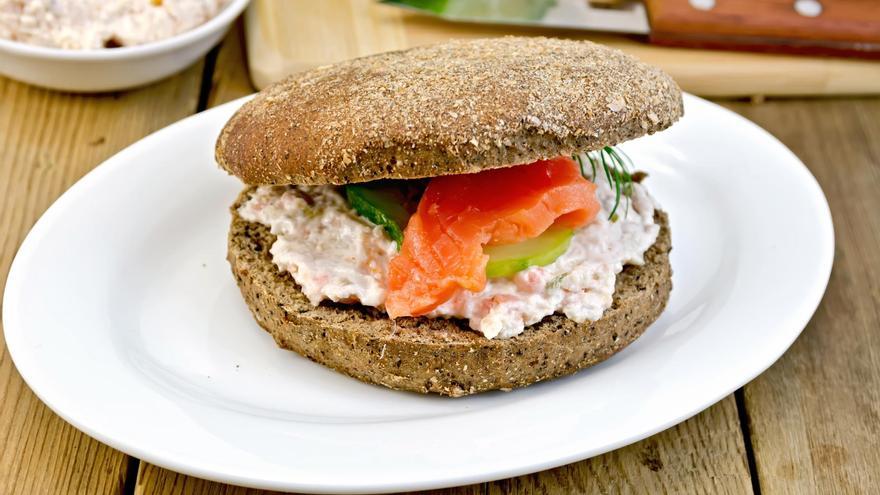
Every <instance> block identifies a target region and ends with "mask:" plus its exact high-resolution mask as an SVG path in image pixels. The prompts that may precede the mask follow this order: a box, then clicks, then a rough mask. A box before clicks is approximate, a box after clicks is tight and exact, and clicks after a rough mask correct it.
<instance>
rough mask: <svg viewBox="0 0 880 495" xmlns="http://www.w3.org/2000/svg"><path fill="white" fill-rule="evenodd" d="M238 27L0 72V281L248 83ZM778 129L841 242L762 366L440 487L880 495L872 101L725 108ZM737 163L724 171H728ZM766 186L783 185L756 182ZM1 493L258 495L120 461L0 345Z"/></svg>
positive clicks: (877, 154)
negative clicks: (201, 56) (527, 459)
mask: <svg viewBox="0 0 880 495" xmlns="http://www.w3.org/2000/svg"><path fill="white" fill-rule="evenodd" d="M242 57H243V55H242V49H241V36H240V30H236V31H235V32H233V33H231V34H230V35H229V36H228V37H227V39H226V40H225V41H224V43H223V45H222V47H221V48H220V49H219V50H215V51H213V52H212V53H211V54H210V55H209V56H208V57H207V58H206V59H205V60H204V61H202V62H200V63H199V64H198V65H196V66H194V67H191V68H190V69H188V70H186V71H184V72H183V73H181V74H179V75H177V76H174V77H172V78H171V79H168V80H166V81H163V82H161V83H159V84H155V85H152V86H149V87H146V88H143V89H139V90H136V91H130V92H124V93H118V94H110V95H102V96H75V95H68V94H59V93H54V92H50V91H45V90H41V89H37V88H33V87H30V86H27V85H24V84H21V83H17V82H13V81H10V80H7V79H2V78H0V232H2V237H0V285H5V280H6V275H7V272H8V270H9V265H10V263H11V262H12V258H13V256H14V254H15V252H16V249H17V248H18V246H19V244H20V243H21V241H22V239H23V238H24V236H25V234H26V233H27V231H28V230H29V229H30V227H31V225H33V223H34V222H35V221H36V220H37V218H38V217H39V216H40V214H42V212H43V211H44V210H45V209H46V208H47V207H48V206H49V205H50V204H51V203H52V202H53V201H54V200H55V199H56V198H57V197H58V196H59V195H60V194H61V193H63V192H64V191H65V190H66V189H67V188H68V187H69V186H70V185H71V184H73V183H74V182H75V181H76V180H77V179H79V178H80V177H81V176H82V175H84V174H85V173H86V172H88V171H89V170H90V169H92V168H93V167H94V166H95V165H97V164H98V163H100V162H101V161H103V160H104V159H105V158H107V157H109V156H110V155H112V154H113V153H115V152H117V151H118V150H120V149H121V148H123V147H125V146H127V145H128V144H130V143H132V142H134V141H136V140H138V139H140V138H141V137H143V136H145V135H146V134H148V133H150V132H152V131H155V130H156V129H159V128H161V127H163V126H165V125H167V124H170V123H172V122H174V121H176V120H179V119H181V118H183V117H186V116H187V115H191V114H193V113H196V112H199V111H201V110H204V109H205V108H208V107H211V106H214V105H217V104H220V103H223V102H225V101H229V100H231V99H233V98H236V97H238V96H241V95H245V94H247V93H250V92H251V91H252V89H251V87H250V84H249V82H248V79H247V75H246V73H245V69H244V64H243V60H242ZM723 104H724V105H725V106H727V107H728V108H730V109H732V110H734V111H736V112H739V113H741V114H743V115H745V116H746V117H748V118H750V119H752V120H754V121H755V122H757V123H758V124H760V125H762V126H763V127H765V128H766V129H768V130H769V131H770V132H772V133H774V134H775V135H776V136H777V137H779V139H781V140H782V141H783V142H784V143H785V144H786V145H788V146H789V147H790V148H791V149H792V150H794V152H795V153H796V154H797V155H798V156H800V158H801V159H803V160H804V162H805V163H806V164H807V166H808V167H809V168H810V169H811V170H812V172H813V174H815V176H816V177H817V179H818V180H819V182H820V183H821V185H822V187H823V189H824V190H825V193H826V195H827V196H828V200H829V202H830V204H831V210H832V213H833V215H834V220H835V228H836V235H837V254H836V259H835V264H834V272H833V273H832V276H831V282H830V284H829V286H828V292H827V294H826V295H825V299H824V301H823V302H822V305H821V306H820V307H819V310H818V311H817V313H816V315H815V316H814V317H813V320H812V322H810V324H809V326H808V327H807V328H806V330H805V331H804V333H803V335H802V336H801V337H800V338H799V339H798V340H797V342H795V344H794V345H793V346H792V348H791V349H790V350H789V351H788V352H787V353H786V354H785V355H784V356H783V357H782V359H780V360H779V362H777V363H776V364H775V365H774V366H773V367H772V368H770V369H769V370H768V371H767V372H765V373H764V374H763V375H761V376H760V377H758V378H757V379H755V380H754V381H753V382H751V383H749V384H748V385H746V386H745V387H744V388H743V389H741V390H738V391H737V392H736V393H734V394H733V395H731V396H728V397H726V398H725V399H723V400H721V401H720V402H719V403H717V404H715V405H714V406H712V407H711V408H709V409H707V410H706V411H704V412H702V413H701V414H699V415H697V416H695V417H694V418H691V419H690V420H688V421H685V422H684V423H682V424H680V425H678V426H676V427H674V428H671V429H669V430H667V431H665V432H663V433H660V434H657V435H655V436H653V437H650V438H648V439H646V440H643V441H641V442H639V443H637V444H634V445H630V446H628V447H625V448H622V449H619V450H616V451H614V452H610V453H608V454H605V455H602V456H599V457H596V458H593V459H589V460H586V461H582V462H578V463H575V464H571V465H568V466H564V467H561V468H557V469H553V470H549V471H545V472H542V473H537V474H533V475H528V476H521V477H518V478H513V479H509V480H503V481H496V482H492V483H484V484H480V485H473V486H467V487H460V488H456V489H452V490H448V491H442V492H438V493H460V494H465V493H475V494H476V493H534V492H538V493H573V492H584V493H619V492H632V493H655V492H671V493H691V492H709V493H718V492H722V493H737V494H739V493H748V492H750V491H751V492H755V493H761V492H763V493H773V494H775V493H832V492H834V493H838V492H841V493H842V492H845V493H871V492H873V493H876V492H878V491H880V440H878V439H880V308H878V303H880V214H878V211H880V99H867V98H864V99H838V100H787V101H767V102H765V103H762V104H752V103H748V102H724V103H723ZM731 173H735V171H733V170H732V171H731ZM760 187H762V191H763V192H764V193H766V194H772V193H773V188H774V187H785V184H774V185H772V186H760ZM0 445H2V452H0V493H3V494H8V493H21V494H32V493H88V494H92V493H126V494H128V493H139V494H160V493H168V494H171V493H187V494H203V493H204V494H207V493H261V492H258V491H252V490H245V489H241V488H236V487H231V486H225V485H221V484H217V483H212V482H208V481H204V480H199V479H196V478H193V477H189V476H185V475H181V474H177V473H174V472H171V471H168V470H165V469H162V468H159V467H156V466H153V465H150V464H148V463H145V462H142V461H139V460H138V459H135V458H132V457H129V456H126V455H125V454H123V453H121V452H118V451H115V450H113V449H111V448H109V447H107V446H105V445H102V444H100V443H99V442H97V441H95V440H93V439H91V438H89V437H87V436H86V435H84V434H82V433H80V432H79V431H77V430H76V429H74V428H73V427H71V426H70V425H69V424H67V423H65V422H64V421H63V420H61V419H60V418H59V417H58V416H56V415H55V414H54V413H52V412H51V411H49V409H48V408H46V406H44V405H43V404H42V403H41V402H40V401H39V399H37V398H36V397H35V396H34V394H33V393H32V392H31V391H30V389H28V387H27V386H26V385H25V384H24V383H23V382H22V379H21V377H20V376H19V375H18V373H17V371H16V370H15V368H14V366H13V364H12V361H11V359H10V357H9V354H8V353H7V352H6V347H5V345H3V347H2V355H0Z"/></svg>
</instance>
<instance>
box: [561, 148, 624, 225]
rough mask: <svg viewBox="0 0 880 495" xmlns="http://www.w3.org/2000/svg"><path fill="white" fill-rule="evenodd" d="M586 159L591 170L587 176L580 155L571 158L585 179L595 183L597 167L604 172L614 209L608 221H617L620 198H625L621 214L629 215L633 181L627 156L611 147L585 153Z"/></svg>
mask: <svg viewBox="0 0 880 495" xmlns="http://www.w3.org/2000/svg"><path fill="white" fill-rule="evenodd" d="M583 155H584V156H586V157H587V160H589V162H590V167H591V168H592V174H591V175H590V176H587V174H585V173H584V172H585V171H584V166H583V161H582V160H583V159H582V158H581V155H574V156H572V158H573V159H574V160H575V161H577V162H578V164H580V168H581V175H583V176H584V177H585V178H587V179H589V180H591V181H595V180H596V179H597V177H596V171H597V170H598V169H599V167H601V168H602V171H603V172H605V179H606V180H607V181H608V185H609V186H611V187H613V188H614V207H613V208H611V213H609V214H608V219H609V220H611V221H612V222H615V221H617V219H618V216H617V215H616V213H617V208H618V207H619V206H620V199H621V197H624V198H626V210H625V212H624V214H623V216H624V218H626V216H627V215H628V214H629V203H630V198H632V190H633V186H632V183H633V180H632V172H631V171H630V170H631V169H632V160H630V158H629V156H627V155H626V153H624V152H623V150H620V149H618V148H615V147H613V146H605V147H604V148H602V149H600V150H595V151H587V152H586V153H584V154H583Z"/></svg>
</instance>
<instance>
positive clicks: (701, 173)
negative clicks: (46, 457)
mask: <svg viewBox="0 0 880 495" xmlns="http://www.w3.org/2000/svg"><path fill="white" fill-rule="evenodd" d="M685 102H686V114H687V116H686V117H685V118H684V119H683V120H682V121H681V122H680V123H678V124H676V125H675V126H673V128H672V129H670V130H668V131H666V132H663V133H661V134H658V135H654V136H650V137H646V138H642V139H639V140H637V141H634V142H631V143H627V144H626V145H625V149H626V150H627V151H628V152H629V154H630V155H631V156H632V157H633V159H634V160H635V162H636V163H637V165H638V167H639V168H642V169H644V170H646V171H648V172H649V174H650V177H649V179H648V181H647V185H648V187H649V189H650V190H651V191H652V193H653V194H654V196H655V197H656V198H658V199H659V201H660V202H661V204H662V205H663V206H664V208H665V209H666V210H667V211H668V212H669V216H670V221H671V225H672V236H673V246H674V250H673V251H672V265H673V269H674V272H675V274H674V289H673V292H672V298H671V300H670V302H669V306H668V308H667V309H666V312H665V313H664V314H663V315H662V317H661V318H660V319H659V320H658V321H657V322H656V323H655V324H654V325H653V326H651V328H650V329H648V331H647V332H646V333H645V334H644V335H643V336H642V337H641V338H639V339H638V340H637V341H636V342H635V343H634V344H633V345H631V346H630V347H628V348H627V349H625V350H624V351H623V352H621V353H620V354H618V355H617V356H615V357H613V358H612V359H610V360H608V361H606V362H604V363H602V364H600V365H598V366H595V367H593V368H590V369H588V370H586V371H582V372H581V373H578V374H577V375H575V376H571V377H568V378H564V379H560V380H556V381H552V382H548V383H542V384H538V385H535V386H532V387H528V388H525V389H521V390H516V391H513V392H510V393H503V392H496V393H488V394H483V395H478V396H474V397H467V398H462V399H447V398H441V397H433V396H420V395H416V394H411V393H405V392H395V391H391V390H387V389H384V388H381V387H377V386H372V385H366V384H363V383H361V382H358V381H356V380H354V379H351V378H347V377H345V376H343V375H340V374H337V373H335V372H333V371H331V370H329V369H326V368H324V367H322V366H320V365H317V364H314V363H312V362H310V361H307V360H306V359H303V358H301V357H299V356H297V355H296V354H293V353H291V352H288V351H284V350H280V349H278V348H276V347H275V344H274V343H273V342H272V339H271V338H270V337H269V335H268V334H266V333H265V332H263V331H262V330H261V329H260V328H259V327H258V326H257V325H256V323H254V321H253V320H252V319H251V316H250V314H249V313H248V310H247V308H246V307H245V304H244V302H243V301H242V299H241V297H240V295H239V292H238V288H237V287H236V285H235V283H234V282H233V279H232V276H231V274H230V271H229V267H228V265H227V263H226V260H225V254H226V233H227V226H228V222H229V213H228V211H227V208H228V206H229V204H230V203H231V202H232V201H233V199H234V198H235V196H236V194H237V193H238V192H239V189H240V185H239V184H238V182H237V181H236V180H235V179H233V178H231V177H228V176H226V174H225V173H223V172H220V171H219V170H218V169H217V168H216V166H215V164H214V160H213V149H214V139H215V137H216V136H217V133H218V132H219V130H220V128H221V126H222V125H223V123H224V122H225V121H226V119H227V118H228V117H229V116H230V115H231V114H232V112H233V111H234V110H235V109H236V108H237V107H238V105H240V104H241V101H238V102H233V103H230V104H228V105H224V106H222V107H220V108H217V109H215V110H211V111H208V112H205V113H202V114H199V115H197V116H195V117H192V118H189V119H186V120H184V121H182V122H180V123H177V124H175V125H173V126H171V127H168V128H167V129H164V130H162V131H159V132H157V133H155V134H153V135H152V136H150V137H148V138H146V139H144V140H142V141H140V142H138V143H136V144H134V145H133V146H131V147H129V148H128V149H126V150H124V151H122V152H121V153H119V154H118V155H116V156H114V157H113V158H111V159H110V160H108V161H107V162H106V163H104V164H103V165H101V166H100V167H98V168H97V169H95V171H94V172H92V173H90V174H89V175H88V176H86V177H85V178H84V179H82V180H81V181H80V182H79V183H77V184H76V185H75V186H74V187H72V188H71V189H70V190H69V191H68V192H67V193H66V194H64V195H63V196H62V197H61V198H60V199H59V200H58V201H57V202H56V203H55V204H54V205H53V206H52V207H51V208H50V209H49V210H48V211H47V212H46V214H45V215H44V216H43V217H42V218H41V219H40V221H39V222H37V224H36V226H34V228H33V230H32V231H31V233H30V234H29V235H28V237H27V239H26V240H25V242H24V244H23V245H22V247H21V250H20V251H19V253H18V256H17V257H16V259H15V262H14V263H13V266H12V270H11V272H10V275H9V281H8V286H7V289H6V294H5V298H4V306H3V307H4V311H5V313H4V319H3V321H4V325H5V329H6V340H7V344H8V346H9V351H10V353H11V354H12V357H13V359H14V361H15V364H16V366H18V369H19V371H20V372H21V374H22V376H23V377H24V379H25V380H26V381H27V383H28V384H29V385H30V387H31V388H32V389H33V390H34V392H36V394H37V395H38V396H39V397H40V398H41V399H42V400H43V401H45V402H46V404H48V405H49V407H51V408H52V409H53V410H54V411H55V412H57V413H58V414H59V415H61V416H62V417H63V418H64V419H66V420H67V421H69V422H71V423H72V424H73V425H75V426H76V427H77V428H79V429H81V430H83V431H85V432H86V433H88V434H89V435H91V436H93V437H95V438H97V439H98V440H100V441H102V442H105V443H107V444H109V445H111V446H113V447H115V448H117V449H120V450H122V451H124V452H127V453H129V454H131V455H134V456H137V457H139V458H142V459H145V460H147V461H149V462H152V463H155V464H158V465H160V466H164V467H168V468H171V469H173V470H176V471H182V472H185V473H189V474H193V475H196V476H201V477H204V478H210V479H214V480H219V481H225V482H230V483H236V484H241V485H250V486H256V487H265V488H275V489H289V490H297V491H314V492H327V491H345V492H366V491H380V490H403V489H419V488H431V487H441V486H449V485H460V484H465V483H471V482H477V481H484V480H490V479H497V478H503V477H508V476H513V475H518V474H522V473H528V472H532V471H538V470H542V469H546V468H550V467H554V466H558V465H561V464H565V463H569V462H572V461H576V460H579V459H583V458H586V457H589V456H593V455H596V454H600V453H602V452H606V451H608V450H611V449H614V448H617V447H620V446H623V445H626V444H628V443H631V442H635V441H637V440H639V439H641V438H644V437H647V436H648V435H651V434H653V433H656V432H658V431H660V430H663V429H665V428H668V427H670V426H672V425H674V424H676V423H678V422H680V421H682V420H684V419H686V418H688V417H690V416H692V415H694V414H696V413H697V412H699V411H701V410H703V409H705V408H707V407H709V406H710V405H711V404H713V403H714V402H716V401H718V400H719V399H721V398H722V397H724V396H726V395H727V394H729V393H731V392H732V391H733V390H734V389H736V388H737V387H740V386H742V385H743V384H744V383H746V382H747V381H749V380H751V379H752V378H754V377H755V376H756V375H757V374H759V373H761V372H762V371H763V370H765V369H766V368H767V367H768V366H770V365H771V364H772V363H773V362H774V361H775V360H776V359H777V358H778V357H779V356H780V355H781V354H782V353H783V352H784V351H785V350H786V349H787V348H788V346H789V345H790V344H791V343H792V341H794V339H795V337H797V335H798V334H799V333H800V331H801V329H803V327H804V326H805V325H806V323H807V321H808V320H809V318H810V316H811V315H812V314H813V311H814V310H815V309H816V306H817V305H818V304H819V300H820V298H821V297H822V294H823V292H824V289H825V285H826V283H827V280H828V276H829V274H830V271H831V261H832V255H833V250H834V234H833V230H832V225H831V216H830V213H829V210H828V206H827V203H826V201H825V198H824V196H823V195H822V191H821V190H820V188H819V186H818V185H817V183H816V181H815V180H814V179H813V177H812V176H811V175H810V173H809V172H808V171H807V169H806V168H805V167H804V165H803V164H802V163H801V162H800V161H799V160H798V159H797V158H796V157H795V156H794V155H793V154H792V153H791V152H790V151H788V149H786V148H785V147H784V146H783V145H782V144H780V143H779V142H778V141H777V140H776V139H774V138H773V137H771V136H770V135H769V134H767V133H766V132H764V131H763V130H761V129H760V128H758V127H757V126H755V125H754V124H751V123H750V122H748V121H747V120H745V119H743V118H741V117H739V116H737V115H735V114H733V113H731V112H728V111H726V110H724V109H722V108H720V107H718V106H716V105H713V104H711V103H708V102H706V101H703V100H700V99H698V98H695V97H691V96H688V97H687V98H686V100H685Z"/></svg>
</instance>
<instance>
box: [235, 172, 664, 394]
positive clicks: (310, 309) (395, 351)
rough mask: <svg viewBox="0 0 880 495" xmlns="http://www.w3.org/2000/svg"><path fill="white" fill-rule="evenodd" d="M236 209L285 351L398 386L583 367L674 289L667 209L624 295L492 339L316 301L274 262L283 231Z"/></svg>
mask: <svg viewBox="0 0 880 495" xmlns="http://www.w3.org/2000/svg"><path fill="white" fill-rule="evenodd" d="M251 190H252V189H246V190H245V191H244V192H242V194H241V195H240V196H239V198H238V200H237V201H236V203H235V204H234V205H233V206H232V225H231V227H230V232H229V251H228V255H227V258H228V260H229V263H230V264H231V266H232V272H233V274H234V275H235V279H236V281H237V282H238V286H239V288H240V289H241V293H242V295H243V296H244V299H245V301H246V302H247V305H248V306H249V307H250V310H251V312H252V313H253V315H254V318H255V319H256V320H257V323H259V324H260V326H262V327H263V328H264V329H265V330H266V331H267V332H269V333H270V334H271V335H272V337H273V338H274V339H275V342H276V343H277V344H278V345H279V346H280V347H283V348H285V349H289V350H293V351H296V352H297V353H299V354H301V355H303V356H305V357H307V358H309V359H311V360H312V361H315V362H318V363H321V364H323V365H326V366H329V367H331V368H333V369H336V370H337V371H340V372H342V373H345V374H347V375H350V376H352V377H354V378H357V379H359V380H363V381H366V382H371V383H376V384H380V385H384V386H386V387H390V388H393V389H398V390H409V391H413V392H421V393H438V394H442V395H449V396H462V395H468V394H474V393H478V392H484V391H488V390H496V389H511V388H515V387H522V386H526V385H529V384H532V383H535V382H539V381H542V380H549V379H551V378H556V377H559V376H563V375H568V374H571V373H574V372H576V371H578V370H580V369H583V368H586V367H588V366H591V365H593V364H596V363H598V362H600V361H603V360H605V359H607V358H608V357H610V356H611V355H613V354H614V353H616V352H617V351H619V350H621V349H623V348H624V347H626V346H627V345H628V344H630V343H631V342H632V341H633V340H635V339H636V338H637V337H638V336H639V335H641V334H642V332H643V331H644V330H645V328H647V327H648V325H650V324H651V323H652V322H653V321H654V320H655V319H657V317H658V316H659V315H660V313H661V312H662V311H663V308H664V307H665V306H666V301H667V300H668V298H669V291H670V290H671V288H672V280H671V278H670V277H671V269H670V266H669V251H670V249H671V246H670V237H669V226H668V224H667V219H666V214H665V213H663V212H661V211H659V210H658V211H657V212H656V216H655V220H656V221H657V222H658V223H659V224H660V226H661V229H660V234H659V235H658V237H657V241H656V242H655V243H654V245H653V246H652V247H651V248H650V249H649V250H648V251H647V252H646V253H645V260H646V263H645V265H643V266H632V265H628V266H626V267H625V268H624V270H623V271H622V272H621V273H620V274H619V275H618V277H617V285H616V288H615V292H614V302H613V305H612V307H611V308H609V309H608V310H607V311H606V312H605V314H604V315H603V316H602V318H601V319H600V320H598V321H596V322H592V323H584V324H579V323H575V322H574V321H572V320H569V319H568V318H566V317H565V316H562V315H553V316H549V317H546V318H544V320H542V321H541V322H539V323H537V324H535V325H532V326H530V327H528V328H527V329H526V330H525V332H523V333H522V334H520V335H518V336H516V337H514V338H511V339H487V338H485V337H483V336H482V335H481V334H479V333H477V332H474V331H472V330H470V329H469V328H468V327H467V324H466V322H463V321H459V320H451V319H428V318H398V319H397V320H394V321H392V320H390V319H388V316H387V315H386V314H385V313H384V312H382V311H380V310H377V309H375V308H370V307H365V306H361V305H347V304H334V303H322V304H321V305H320V306H318V307H315V306H312V305H311V304H310V303H309V301H308V300H307V299H306V297H305V296H304V295H303V294H302V293H301V292H300V290H299V287H298V286H297V284H296V282H294V280H293V278H292V277H291V276H290V274H288V273H287V272H279V270H278V268H277V267H276V266H275V265H274V264H273V262H272V258H271V255H270V254H269V248H270V247H271V246H272V243H273V242H275V236H274V235H273V234H271V233H270V232H269V229H268V228H267V227H265V226H263V225H261V224H258V223H253V222H248V221H246V220H244V219H242V218H241V217H240V216H239V215H238V213H237V210H238V207H239V206H240V205H241V204H243V203H244V202H245V201H247V199H248V197H249V194H250V191H251Z"/></svg>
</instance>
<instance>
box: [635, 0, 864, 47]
mask: <svg viewBox="0 0 880 495" xmlns="http://www.w3.org/2000/svg"><path fill="white" fill-rule="evenodd" d="M811 2H815V3H818V4H819V6H820V12H819V13H818V15H815V16H814V17H811V16H808V15H804V14H802V13H799V12H798V9H796V7H795V4H796V3H797V1H796V0H646V2H645V3H646V6H647V9H648V17H649V19H650V22H651V36H650V38H651V41H652V42H654V43H657V44H662V45H675V46H699V47H704V48H732V49H748V50H759V51H777V52H791V53H808V54H830V55H849V56H860V57H867V58H880V0H807V3H811ZM695 5H697V6H702V7H703V8H698V7H697V6H695ZM706 7H709V8H706ZM799 7H815V4H813V5H805V4H804V3H803V2H802V3H801V4H800V5H799ZM809 10H810V9H803V8H802V9H801V11H803V12H806V13H811V12H809ZM812 13H815V11H813V12H812Z"/></svg>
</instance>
